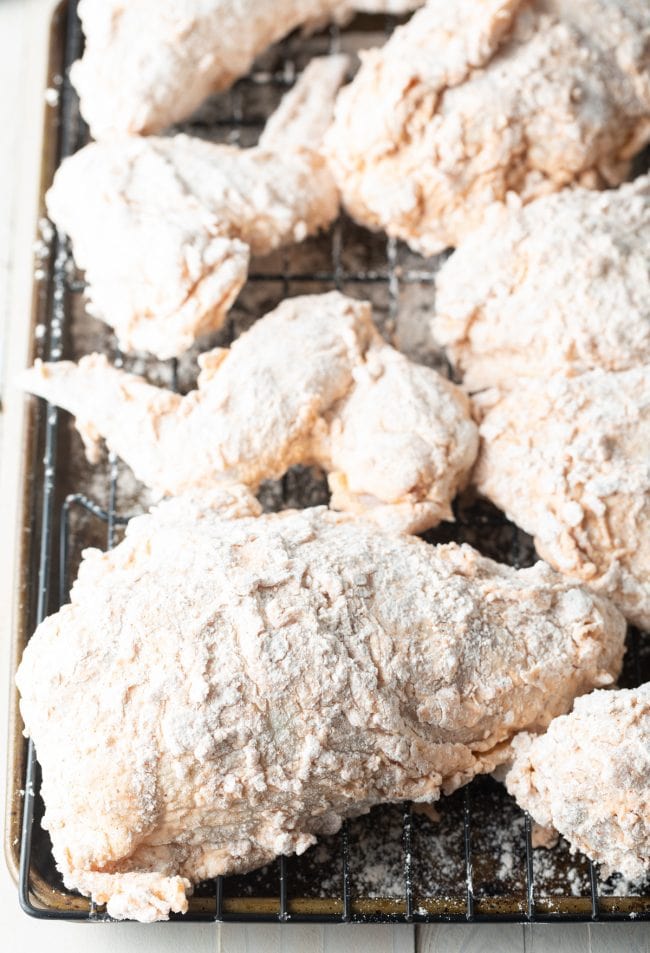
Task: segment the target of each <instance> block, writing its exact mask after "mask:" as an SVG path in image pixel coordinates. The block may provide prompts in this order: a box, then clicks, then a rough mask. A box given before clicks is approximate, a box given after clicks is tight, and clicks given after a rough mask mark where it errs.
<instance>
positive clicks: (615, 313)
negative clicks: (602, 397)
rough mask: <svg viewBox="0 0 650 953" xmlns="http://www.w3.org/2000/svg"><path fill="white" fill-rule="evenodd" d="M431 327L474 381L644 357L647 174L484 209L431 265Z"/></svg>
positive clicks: (649, 344) (649, 242)
mask: <svg viewBox="0 0 650 953" xmlns="http://www.w3.org/2000/svg"><path fill="white" fill-rule="evenodd" d="M432 334H433V337H434V338H435V340H436V342H437V343H438V344H440V345H443V346H444V347H445V348H446V350H447V354H448V356H449V358H450V360H451V362H452V363H453V365H454V366H455V368H456V370H457V371H458V372H459V373H460V374H462V375H463V383H464V386H465V387H466V389H467V390H470V391H473V390H479V389H480V388H482V387H489V386H492V385H495V384H498V385H500V386H504V387H507V386H508V385H509V382H510V381H511V380H512V379H513V378H516V377H517V376H524V377H548V376H549V375H551V374H554V373H559V372H563V373H565V374H575V373H580V372H582V371H585V370H593V369H594V368H597V367H602V368H605V369H606V370H612V371H621V370H627V369H629V368H632V367H638V366H639V365H641V364H645V363H647V361H648V360H649V359H650V178H649V177H648V176H643V177H641V178H639V179H637V180H636V181H635V182H633V183H631V184H629V185H622V186H621V187H620V188H618V189H615V190H612V191H607V192H591V191H589V190H587V189H581V188H577V189H573V190H569V189H566V190H564V191H562V192H559V193H558V194H557V195H549V196H546V197H544V198H541V199H537V200H536V201H535V202H531V203H530V205H526V206H524V207H523V208H519V209H516V208H514V209H510V210H508V211H499V212H495V213H494V214H493V215H491V216H489V220H488V221H486V223H485V224H484V225H483V226H482V227H481V228H479V229H477V230H476V231H475V232H473V233H472V234H471V235H470V236H468V237H467V238H466V239H465V240H464V241H463V243H462V245H461V246H460V248H458V250H457V251H455V252H454V253H453V255H452V256H451V257H450V258H449V259H448V260H447V262H445V264H444V265H443V266H442V268H441V269H440V271H439V272H438V275H437V276H436V299H435V316H434V318H433V321H432ZM515 383H516V382H515Z"/></svg>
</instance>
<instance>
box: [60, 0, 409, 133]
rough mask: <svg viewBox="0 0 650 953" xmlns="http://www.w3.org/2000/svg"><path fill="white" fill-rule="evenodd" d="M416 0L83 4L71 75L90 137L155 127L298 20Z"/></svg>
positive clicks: (227, 79) (99, 0) (394, 9)
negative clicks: (81, 42)
mask: <svg viewBox="0 0 650 953" xmlns="http://www.w3.org/2000/svg"><path fill="white" fill-rule="evenodd" d="M421 3H422V0H274V2H269V0H130V2H129V3H124V2H123V0H81V2H80V3H79V15H80V17H81V20H82V23H83V28H84V33H85V37H86V47H85V51H84V55H83V58H82V59H81V60H78V61H77V62H76V63H75V64H74V65H73V66H72V70H71V73H70V76H71V79H72V82H73V83H74V86H75V88H76V90H77V92H78V93H79V96H80V100H81V112H82V115H83V117H84V119H85V120H86V122H87V123H88V124H89V126H90V128H91V131H92V134H93V137H94V138H95V139H101V138H105V137H110V136H114V135H116V134H119V133H124V132H126V133H151V132H159V131H160V130H161V129H164V128H165V126H168V125H169V124H170V123H172V122H177V121H178V120H180V119H184V118H185V117H186V116H189V115H190V113H192V112H193V111H194V110H195V109H196V107H197V106H199V105H200V103H201V102H202V101H203V100H204V99H205V97H206V96H208V95H209V94H210V93H214V92H217V91H218V90H221V89H226V88H227V87H228V86H230V85H231V83H233V82H234V81H235V80H236V79H237V78H238V77H239V76H243V75H244V73H247V72H248V71H249V69H250V68H251V66H252V65H253V60H254V59H255V57H256V56H257V55H258V54H259V53H261V52H262V51H263V50H264V49H266V47H267V46H270V45H271V44H272V43H274V42H275V41H276V40H279V39H281V37H283V36H285V35H286V34H287V33H290V32H291V30H293V29H295V28H296V27H297V26H300V25H301V24H309V23H313V24H315V23H318V22H319V21H320V22H327V21H328V20H339V21H341V20H344V19H347V17H349V16H350V15H351V14H352V13H353V12H354V11H355V10H367V11H370V12H387V13H404V12H406V11H408V10H413V9H415V7H418V6H420V4H421Z"/></svg>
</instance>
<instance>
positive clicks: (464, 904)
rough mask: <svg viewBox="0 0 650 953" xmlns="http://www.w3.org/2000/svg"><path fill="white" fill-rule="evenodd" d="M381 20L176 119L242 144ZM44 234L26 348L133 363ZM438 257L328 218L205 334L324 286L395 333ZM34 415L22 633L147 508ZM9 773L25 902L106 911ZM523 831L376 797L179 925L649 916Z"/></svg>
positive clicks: (645, 666) (505, 543) (62, 68)
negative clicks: (378, 801)
mask: <svg viewBox="0 0 650 953" xmlns="http://www.w3.org/2000/svg"><path fill="white" fill-rule="evenodd" d="M392 26H393V22H392V21H391V20H390V19H388V18H381V19H377V18H365V19H362V20H357V21H355V23H354V24H353V25H352V26H351V27H350V28H349V29H347V30H345V31H339V30H338V29H337V28H331V29H330V30H329V31H328V32H326V33H321V34H317V35H315V36H314V37H311V38H309V39H305V38H304V37H299V38H295V37H294V38H289V39H288V40H286V41H284V42H283V43H282V44H279V45H278V46H277V47H276V48H274V49H273V50H272V51H270V52H269V53H268V54H265V56H264V57H262V58H261V60H260V61H258V63H257V64H256V67H255V68H254V70H253V71H252V73H251V75H250V76H249V77H247V78H246V79H244V80H242V81H240V82H239V83H238V84H236V86H235V87H234V88H233V90H232V91H231V92H230V93H229V94H226V95H224V96H221V97H218V98H215V99H213V100H212V101H211V102H210V103H208V105H207V106H206V107H205V108H203V109H202V110H201V111H200V112H199V113H198V114H197V115H196V116H195V117H194V118H193V120H192V121H191V122H190V123H187V124H184V125H183V126H182V128H184V129H186V130H187V131H190V132H192V133H193V134H195V135H200V136H206V137H209V138H214V139H217V140H220V141H229V142H232V143H237V144H240V145H243V146H247V145H251V144H253V143H254V142H255V141H256V138H257V135H258V133H259V131H260V130H261V128H262V126H263V123H264V120H265V118H266V117H267V116H268V114H269V113H270V112H271V111H272V108H273V107H274V106H275V105H276V103H277V101H278V99H279V96H280V95H281V94H282V93H283V92H284V91H285V90H286V89H287V88H288V87H289V86H290V85H291V83H292V82H293V81H294V80H295V77H296V76H297V75H298V74H299V72H300V70H301V68H302V66H303V65H304V63H305V62H306V61H307V60H308V59H309V58H310V57H311V56H312V55H315V54H319V53H325V52H328V51H334V50H338V49H339V48H344V49H348V50H353V49H356V48H357V47H358V46H359V45H366V46H368V45H372V43H373V39H374V40H375V41H376V39H377V34H379V38H381V33H382V32H386V31H387V30H389V29H391V28H392ZM54 29H55V31H56V33H57V37H58V41H57V43H56V44H55V48H56V49H57V50H58V51H59V57H60V59H59V61H58V66H59V72H60V76H61V82H60V98H59V106H58V140H57V148H56V160H57V162H61V161H62V160H63V159H64V158H65V157H66V156H68V155H70V154H72V153H73V152H74V151H76V149H78V148H79V147H80V146H81V145H82V144H83V142H84V141H85V138H86V130H85V127H84V125H83V122H82V121H81V120H80V117H79V112H78V104H77V100H76V96H75V93H74V90H73V89H72V88H71V86H70V84H69V81H68V78H67V71H68V68H69V65H70V64H71V63H72V62H73V61H74V60H75V59H76V58H77V57H78V56H79V54H80V51H81V47H82V36H81V30H80V26H79V21H78V18H77V15H76V2H75V0H69V3H68V4H67V5H64V6H63V7H62V8H59V12H58V14H57V18H56V19H55V24H54ZM179 128H180V127H179ZM48 245H49V270H48V274H47V278H46V280H45V282H44V284H43V285H42V287H41V290H40V295H39V302H40V304H39V315H40V317H39V321H40V322H41V327H42V329H43V332H42V334H40V335H39V336H37V337H36V339H35V348H34V351H35V353H34V356H40V357H42V358H44V359H47V360H57V359H59V358H61V357H62V356H63V355H64V353H65V355H66V356H71V357H78V356H80V354H81V353H83V352H84V351H87V350H89V349H90V346H92V348H93V349H102V348H103V349H104V350H107V351H108V352H109V353H112V356H113V358H114V359H116V360H118V361H119V362H121V363H126V364H127V365H129V366H134V365H133V359H132V358H127V357H124V356H123V355H121V354H120V353H119V352H118V351H117V350H116V348H115V346H114V343H113V341H112V339H111V337H110V334H109V332H108V331H107V330H106V329H105V328H103V326H100V325H99V324H97V323H96V322H93V320H92V319H91V318H90V317H89V316H88V315H87V314H86V313H85V311H84V307H83V290H84V284H83V280H81V278H80V277H79V276H78V275H76V274H75V272H74V268H73V265H72V259H71V255H70V249H69V247H68V244H67V240H66V237H65V235H63V234H61V233H60V232H57V233H55V234H54V235H53V236H52V238H51V239H50V241H49V243H48ZM443 259H444V256H439V257H438V258H437V259H431V260H427V261H425V260H423V259H420V258H419V257H418V256H416V255H413V254H412V253H411V252H409V250H408V249H407V248H406V246H403V245H401V244H400V243H398V242H396V241H395V240H393V239H388V240H386V239H384V238H382V237H381V236H376V235H370V234H369V233H367V232H364V231H363V230H360V229H358V228H357V227H356V226H354V225H353V223H351V222H350V221H349V220H347V219H346V218H345V217H341V218H340V219H339V220H338V221H337V223H336V224H335V225H334V226H333V227H332V229H331V230H330V232H329V233H328V234H327V235H325V236H323V237H321V238H319V239H311V240H308V241H307V242H306V243H304V244H303V245H301V246H297V247H296V248H292V249H289V250H286V251H283V252H279V253H275V254H274V255H271V256H269V257H268V258H266V259H263V260H257V261H255V262H253V265H252V268H251V274H250V278H249V283H248V285H247V287H246V289H244V291H243V293H242V295H241V296H240V299H239V301H238V303H237V304H236V305H235V307H234V309H233V312H232V315H231V319H230V320H229V322H228V324H227V326H226V328H225V329H224V330H223V331H222V332H221V333H220V334H219V335H217V336H216V337H215V341H214V343H219V344H226V343H229V341H230V340H232V339H233V338H234V337H236V336H237V334H238V333H240V332H241V330H242V329H243V328H245V327H246V326H247V325H248V324H250V323H251V321H252V320H254V319H255V318H256V317H258V316H259V315H260V314H262V313H264V312H265V311H266V310H268V309H269V308H270V307H272V306H274V305H275V304H277V303H278V302H279V300H281V299H282V298H283V297H286V296H287V295H290V294H296V293H300V292H301V291H305V290H309V291H312V292H314V291H325V290H330V289H332V288H337V289H340V290H344V291H346V292H347V293H350V294H352V295H357V296H360V297H366V296H367V297H370V298H371V300H373V303H374V305H375V309H376V311H377V312H378V314H379V322H378V323H379V326H380V330H381V331H382V333H384V334H385V335H387V336H392V335H393V334H394V333H395V331H396V330H397V332H398V334H399V333H400V320H401V316H402V314H403V313H404V312H405V311H408V310H409V308H411V309H413V308H415V309H416V310H417V307H418V305H419V304H421V302H426V301H428V300H430V298H431V295H432V292H433V285H434V283H435V273H436V270H437V268H438V267H439V266H440V263H441V261H442V260H443ZM413 292H415V294H413ZM413 300H414V301H415V303H413ZM195 357H196V351H192V352H190V353H189V354H188V355H187V356H186V357H184V358H183V359H180V360H178V361H172V362H167V363H166V364H165V365H159V364H156V363H155V362H153V361H151V362H149V363H148V364H147V366H146V367H145V368H143V367H142V366H141V364H139V365H137V369H138V370H140V371H142V370H143V369H144V370H145V371H146V372H147V373H148V374H149V375H150V376H151V377H152V378H154V379H157V380H160V381H163V382H165V383H166V384H167V385H168V386H171V387H174V388H175V389H181V390H186V389H188V388H189V387H191V385H192V381H193V374H194V372H195V364H194V362H195ZM434 359H435V356H434ZM32 415H33V424H34V426H33V428H32V449H31V456H32V465H33V466H32V473H33V478H32V480H31V482H30V485H29V488H28V494H27V498H28V505H27V516H26V528H28V529H29V528H31V531H32V532H31V536H30V542H29V546H28V554H27V557H26V559H24V567H23V568H24V575H25V578H26V579H27V581H28V582H29V579H33V578H37V580H38V585H37V587H36V588H35V589H34V587H33V586H29V585H27V587H26V591H27V592H28V594H29V599H28V600H27V602H26V604H25V611H24V620H23V621H24V625H23V632H24V633H25V636H28V635H29V634H30V633H31V632H32V631H33V629H34V627H35V626H36V625H37V624H38V623H39V622H40V621H41V620H42V619H43V618H44V617H45V616H46V615H47V614H48V613H49V612H52V611H55V610H56V609H57V608H58V607H59V606H60V605H62V604H63V603H65V602H66V601H67V599H68V596H69V585H70V580H71V579H72V578H73V575H74V572H75V570H76V567H77V565H78V562H79V558H80V552H81V550H82V549H83V548H84V547H85V546H87V545H91V544H92V545H100V546H104V547H106V548H110V547H111V546H113V545H115V543H116V542H118V541H119V538H120V536H121V533H122V530H123V527H124V526H125V525H126V524H127V523H128V519H129V514H132V513H134V512H138V511H141V510H142V509H143V508H144V507H146V505H147V502H148V501H147V497H146V493H144V491H143V490H142V488H140V487H138V486H135V485H134V484H133V482H132V480H131V479H129V477H128V474H127V472H126V470H125V468H124V467H123V466H122V465H121V464H120V463H119V462H118V461H117V460H115V459H112V458H109V459H108V460H107V461H106V463H105V465H104V466H103V467H100V468H99V469H98V470H97V471H95V472H93V471H91V470H90V469H89V467H88V466H87V464H86V463H85V461H84V460H83V458H82V456H81V452H80V446H79V441H78V439H77V438H76V437H75V436H74V434H73V433H72V428H71V424H70V421H69V420H68V418H67V417H66V416H65V415H60V414H59V412H58V411H57V410H56V408H54V407H52V406H44V405H42V402H39V404H38V406H35V407H34V408H33V409H32ZM262 497H263V501H264V502H265V504H266V506H267V508H276V509H277V508H282V507H283V506H285V505H288V504H291V505H308V504H311V503H314V502H323V501H325V500H326V498H327V494H326V490H325V488H324V486H323V483H322V480H321V479H320V478H319V477H318V476H317V475H316V476H314V475H313V474H312V473H311V472H310V471H305V470H301V469H300V468H297V469H296V470H295V471H292V472H290V473H289V474H288V475H287V476H286V477H285V478H284V479H283V480H282V481H280V482H279V483H276V484H269V485H268V486H267V487H265V488H264V492H263V494H262ZM455 515H456V523H455V524H453V525H452V524H444V525H443V526H442V527H440V528H439V529H437V530H436V531H433V532H431V533H428V534H426V538H427V539H428V540H429V541H430V542H432V543H433V542H439V541H447V540H449V539H459V540H466V541H468V542H471V543H472V544H473V545H475V546H476V547H477V548H479V549H481V550H482V551H483V552H485V553H486V554H487V555H490V556H493V557H494V558H498V559H501V560H502V561H505V562H508V563H510V564H512V565H528V564H530V563H532V562H533V561H534V559H535V555H534V550H533V548H532V544H531V542H530V539H529V538H528V537H526V536H525V535H524V534H523V533H521V532H520V531H519V530H518V529H517V528H516V527H514V526H513V525H512V524H510V523H508V522H507V520H506V519H505V518H504V517H503V515H502V514H500V513H498V512H497V511H496V510H495V509H494V508H492V507H491V506H490V505H489V504H486V503H482V502H478V503H477V502H471V501H461V502H460V503H459V504H457V505H456V513H455ZM57 538H58V547H57V546H56V540H57ZM649 677H650V644H649V641H648V640H646V641H645V642H642V641H641V640H640V639H639V636H638V633H636V632H634V631H631V632H630V635H629V648H628V653H627V658H626V666H625V673H624V684H626V685H628V686H631V685H635V684H640V683H641V682H642V681H644V680H647V679H648V678H649ZM16 767H17V772H16V778H17V779H18V780H17V782H16V784H17V785H18V783H20V784H21V785H22V787H21V791H20V792H19V791H17V790H16V791H15V792H14V795H15V797H16V799H17V800H18V801H20V794H21V793H22V792H24V797H23V798H22V811H21V815H20V817H21V819H20V824H19V828H18V827H17V830H18V829H19V837H17V838H16V841H17V843H16V845H15V847H16V848H17V852H16V857H15V859H16V864H17V867H18V875H19V876H18V880H19V896H20V902H21V905H22V907H23V909H24V910H25V911H26V912H27V913H29V914H30V915H32V916H35V917H40V918H47V919H68V920H69V919H75V920H90V921H95V922H97V921H102V920H107V919H109V918H108V917H107V915H106V914H105V912H104V911H103V910H102V909H98V908H97V907H96V906H95V905H94V904H92V903H90V902H89V901H88V900H86V899H85V898H82V897H80V896H79V895H77V894H75V893H73V892H71V891H68V890H66V889H65V888H64V886H63V884H62V882H61V879H60V876H59V874H58V872H57V870H56V868H55V865H54V862H53V858H52V855H51V846H50V843H49V838H48V835H47V834H46V832H44V831H43V829H42V828H41V826H40V818H41V816H42V812H43V805H42V802H41V799H40V794H39V789H40V776H39V767H38V762H37V759H36V754H35V751H34V747H33V745H32V743H31V741H30V742H28V743H27V744H26V746H24V748H20V749H19V750H18V754H17V765H16ZM532 833H533V825H532V822H531V820H530V818H529V817H528V816H527V815H524V814H523V813H522V812H520V811H519V810H518V808H516V805H515V804H514V802H513V801H512V799H510V798H509V797H508V796H507V795H506V794H505V791H504V790H503V788H502V787H501V786H500V785H497V783H496V782H494V781H493V780H491V779H485V778H482V779H476V780H475V781H474V782H472V784H471V785H468V786H467V787H466V788H464V789H463V790H462V791H460V792H458V793H457V794H456V795H452V797H450V798H447V799H445V800H444V802H443V805H442V818H441V819H440V820H439V821H437V822H434V820H432V818H430V817H427V816H425V815H423V814H421V813H420V811H419V809H416V807H415V806H411V805H409V804H404V805H398V806H395V805H393V806H389V807H386V808H380V809H377V810H376V811H373V812H372V813H371V815H369V817H368V818H365V819H364V818H361V819H358V820H356V821H352V822H347V823H346V824H344V826H343V828H342V830H341V832H340V833H339V834H338V835H336V836H335V837H333V838H327V839H325V841H324V842H323V843H322V844H321V845H320V846H319V847H317V848H313V849H312V850H311V851H309V852H308V853H307V854H305V855H304V857H301V858H285V857H281V858H279V860H278V861H277V863H276V864H272V865H270V866H269V867H268V868H265V869H264V870H262V871H257V872H254V873H253V874H250V875H247V876H246V877H229V878H223V877H218V878H216V879H215V880H213V881H210V882H207V883H204V884H200V885H198V887H197V890H196V893H195V896H194V897H193V898H192V900H191V902H190V910H189V913H188V914H186V915H185V916H184V917H183V918H182V919H183V920H184V921H185V922H191V921H195V920H245V921H279V922H289V921H293V922H300V921H303V922H304V921H312V922H351V921H362V922H370V921H372V922H378V921H385V922H407V923H411V922H435V921H461V922H467V921H472V922H477V921H499V922H503V921H524V922H526V921H528V922H534V921H542V920H550V921H558V920H562V921H566V920H592V921H596V920H634V919H638V920H642V919H650V881H649V882H646V883H645V884H636V885H629V884H622V883H621V882H620V881H616V880H615V879H614V880H610V881H604V882H603V881H601V880H600V879H599V875H598V871H597V870H596V869H595V867H594V866H593V865H591V864H589V863H588V862H587V861H586V860H585V859H584V858H572V857H570V856H569V854H568V851H567V849H566V845H564V846H562V845H560V846H559V847H558V848H556V849H555V851H554V852H549V853H548V854H546V852H545V855H546V857H547V858H548V857H550V856H551V855H552V854H553V855H554V861H553V863H552V864H551V863H549V862H548V860H545V862H544V864H541V865H540V856H541V855H540V852H538V851H535V850H534V849H533V846H532ZM369 845H370V846H369ZM378 869H379V874H377V870H378ZM368 871H370V874H369V873H368ZM387 875H388V881H387ZM373 877H374V880H373ZM391 878H392V879H391Z"/></svg>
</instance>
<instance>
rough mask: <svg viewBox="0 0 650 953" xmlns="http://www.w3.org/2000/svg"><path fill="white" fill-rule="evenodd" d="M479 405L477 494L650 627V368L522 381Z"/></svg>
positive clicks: (564, 567)
mask: <svg viewBox="0 0 650 953" xmlns="http://www.w3.org/2000/svg"><path fill="white" fill-rule="evenodd" d="M474 406H475V410H476V416H477V419H478V420H479V421H480V436H481V444H480V450H479V457H478V460H477V463H476V468H475V470H474V474H473V480H474V482H475V484H476V486H477V487H478V489H479V491H480V492H481V493H482V494H483V495H484V496H486V497H488V499H490V500H492V502H493V503H495V504H496V505H497V506H498V507H500V509H502V510H503V511H504V512H505V513H506V514H507V515H508V517H509V518H510V519H512V520H513V522H515V523H516V524H517V525H518V526H520V527H521V528H522V529H523V530H525V531H526V532H527V533H531V534H532V535H533V536H534V538H535V547H536V549H537V552H538V553H539V555H540V556H541V557H542V558H543V559H546V560H547V561H548V562H549V563H550V564H551V566H553V568H554V569H557V570H558V571H559V572H562V573H565V574H566V575H568V576H571V577H575V578H577V579H580V580H581V581H582V582H584V583H586V584H588V585H589V586H590V587H591V588H593V589H595V590H596V591H598V592H600V593H602V594H603V595H607V596H609V597H610V598H611V599H612V600H613V601H614V603H615V604H616V605H617V606H618V607H619V609H620V610H621V611H622V612H623V614H624V615H626V616H627V618H628V619H629V621H630V622H632V623H633V624H634V625H637V626H639V627H640V628H642V629H650V365H645V366H643V367H639V368H636V369H633V370H629V371H619V372H607V371H603V370H595V371H587V372H585V373H584V374H580V375H578V376H577V377H572V378H565V377H564V376H563V375H556V376H555V377H552V378H550V379H549V380H538V381H535V380H524V379H520V380H518V381H516V382H513V383H512V386H511V388H510V390H508V391H501V392H500V391H499V390H497V389H494V390H488V391H484V392H483V393H482V394H480V395H478V396H477V397H476V398H475V399H474Z"/></svg>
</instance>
